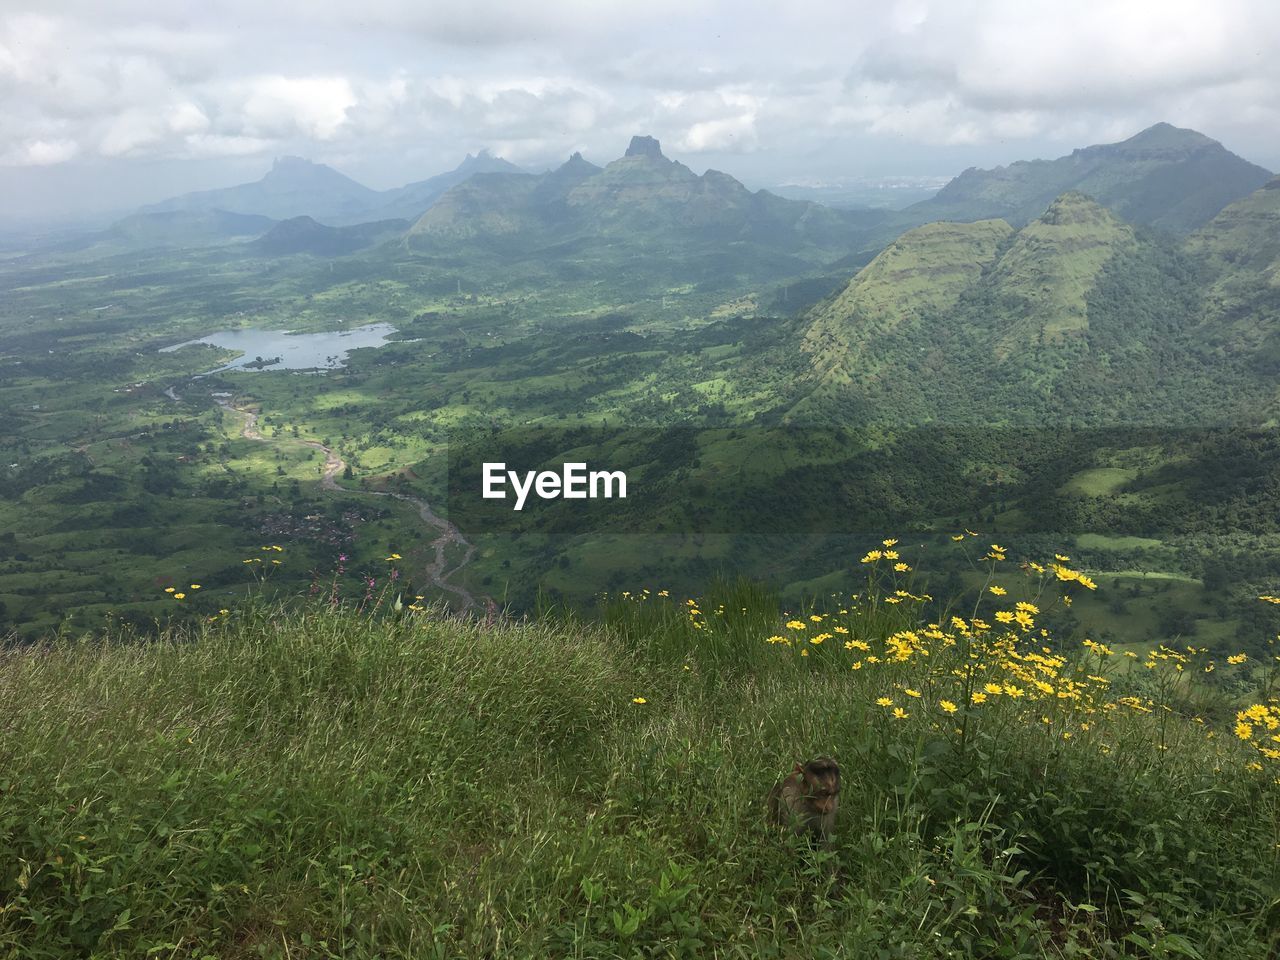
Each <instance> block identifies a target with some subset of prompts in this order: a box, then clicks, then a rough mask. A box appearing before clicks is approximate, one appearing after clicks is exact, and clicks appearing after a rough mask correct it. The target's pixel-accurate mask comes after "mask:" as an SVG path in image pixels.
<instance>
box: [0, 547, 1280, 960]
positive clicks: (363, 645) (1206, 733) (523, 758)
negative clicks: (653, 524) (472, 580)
mask: <svg viewBox="0 0 1280 960" xmlns="http://www.w3.org/2000/svg"><path fill="white" fill-rule="evenodd" d="M877 554H878V555H877V556H876V557H872V558H871V559H870V560H869V561H868V562H869V563H871V564H873V565H880V566H884V565H885V564H887V563H890V562H892V561H893V559H894V557H893V556H891V555H890V554H891V551H884V552H880V551H877ZM869 557H870V555H869ZM992 562H993V563H994V561H992ZM1051 568H1052V570H1053V572H1054V573H1057V572H1058V571H1059V570H1061V571H1065V572H1066V575H1067V578H1066V579H1065V580H1064V579H1063V578H1062V576H1061V575H1060V576H1058V577H1057V579H1056V580H1055V577H1054V576H1053V574H1052V573H1051V574H1049V575H1048V577H1047V581H1046V580H1045V579H1041V580H1036V579H1035V578H1034V577H1033V578H1031V580H1029V585H1030V586H1029V589H1032V588H1034V589H1035V590H1036V592H1034V593H1027V594H1025V595H1027V596H1033V597H1035V598H1036V599H1037V600H1038V601H1039V602H1040V603H1041V604H1045V603H1047V602H1048V601H1047V593H1046V591H1045V590H1042V589H1040V588H1042V587H1047V588H1050V589H1049V590H1048V592H1050V593H1051V592H1054V591H1056V589H1057V588H1058V587H1061V586H1064V585H1069V586H1071V587H1072V588H1079V587H1081V586H1091V584H1090V583H1089V581H1088V578H1087V577H1083V575H1079V574H1073V573H1072V572H1071V571H1069V570H1067V569H1066V568H1065V567H1061V566H1052V565H1051ZM884 569H885V570H886V574H887V576H888V577H889V578H892V576H894V574H888V573H887V571H888V567H885V568H884ZM1037 584H1039V586H1037ZM891 586H893V583H892V582H891V581H890V580H886V581H884V585H882V586H874V585H873V586H872V587H871V589H870V590H869V592H868V593H867V594H865V595H863V596H862V597H861V598H860V599H859V600H857V601H856V602H855V601H852V600H845V601H844V603H845V604H846V605H844V606H841V602H840V601H839V600H837V601H836V602H835V605H834V606H833V607H832V608H831V609H830V610H828V611H825V612H814V613H805V614H802V615H784V616H783V618H782V619H781V620H780V619H779V617H778V613H777V607H776V605H774V604H773V603H772V602H771V600H770V598H768V597H766V596H763V595H761V594H759V593H758V592H755V591H753V590H752V589H750V588H746V587H737V588H722V592H721V593H720V594H719V595H715V596H711V597H708V598H707V599H706V601H705V602H700V601H696V600H687V601H682V600H679V599H676V598H671V597H669V596H665V595H664V594H665V591H661V592H655V593H650V592H649V591H644V592H643V593H642V594H639V595H637V596H634V597H623V598H620V599H618V600H616V601H614V602H613V604H612V605H610V606H609V607H607V608H606V610H605V611H604V615H603V616H602V618H601V621H600V622H599V623H597V624H595V625H584V624H581V623H577V622H573V621H559V620H555V619H551V618H544V619H543V620H541V621H537V622H532V623H519V624H517V623H503V622H499V623H495V624H490V625H485V624H480V623H464V622H458V621H452V620H442V619H436V618H434V617H433V616H432V615H431V614H430V613H429V612H426V611H420V612H415V613H408V612H403V613H402V614H400V615H394V614H392V613H391V612H390V611H384V615H377V616H370V615H369V612H368V611H366V612H365V613H364V614H363V615H361V614H360V613H357V612H355V611H349V610H347V611H344V610H342V609H338V610H326V609H319V608H312V609H306V610H302V611H294V612H288V611H285V610H282V609H278V608H265V607H258V606H254V605H252V604H251V605H248V606H246V607H244V608H242V609H239V610H237V611H234V612H231V613H229V614H227V615H224V616H220V617H216V618H213V620H212V621H210V622H206V623H205V624H204V625H203V626H202V627H201V628H199V629H197V630H195V631H194V632H177V631H175V632H171V633H169V634H167V635H165V636H163V637H162V638H161V639H160V640H158V641H155V642H149V643H141V642H131V640H130V638H129V637H127V636H114V637H106V638H98V639H96V640H93V641H82V642H77V641H70V640H61V641H57V642H50V644H48V645H47V646H44V647H41V648H28V649H24V650H13V651H10V652H9V653H7V654H6V655H5V658H4V661H3V669H2V670H0V696H2V697H3V701H4V703H5V720H4V723H5V735H4V737H3V739H2V740H0V771H3V773H2V774H0V955H4V956H21V957H25V958H38V957H68V956H84V957H89V956H94V957H108V956H119V957H142V956H163V957H201V958H203V957H259V956H267V957H295V958H296V957H374V956H378V957H415V958H421V957H455V956H473V957H481V956H484V957H508V956H510V957H525V956H527V957H559V956H580V957H647V956H662V957H701V956H738V957H801V956H803V957H827V956H854V957H877V958H879V957H883V958H897V957H901V958H917V957H1073V956H1089V957H1118V956H1126V957H1173V956H1180V957H1204V958H1242V960H1243V958H1257V957H1262V956H1268V955H1272V954H1271V952H1270V951H1274V949H1275V948H1276V946H1277V940H1276V937H1277V931H1278V930H1280V866H1278V864H1280V822H1278V819H1277V818H1278V815H1280V809H1278V800H1280V789H1278V788H1277V786H1276V783H1277V780H1276V775H1277V773H1280V764H1277V763H1275V762H1274V760H1273V759H1272V758H1271V757H1270V756H1269V755H1268V754H1267V753H1265V752H1264V751H1265V750H1267V749H1269V748H1268V747H1267V742H1268V741H1267V737H1268V736H1270V735H1271V731H1272V727H1271V726H1270V725H1271V724H1274V727H1275V728H1280V706H1277V705H1276V702H1275V701H1267V700H1265V696H1266V694H1267V691H1266V690H1265V689H1263V690H1262V691H1261V693H1259V692H1258V691H1257V689H1256V686H1254V688H1253V689H1252V690H1251V691H1249V692H1247V693H1246V691H1245V688H1244V683H1245V682H1246V681H1248V683H1249V684H1251V685H1256V684H1257V683H1258V682H1259V681H1260V679H1262V677H1263V674H1262V672H1261V671H1260V670H1259V669H1258V668H1256V667H1255V666H1254V665H1252V664H1244V665H1242V664H1239V663H1237V662H1233V663H1225V662H1224V663H1223V664H1221V665H1220V667H1221V669H1220V670H1219V671H1218V673H1219V674H1220V675H1222V674H1227V675H1228V679H1229V681H1230V682H1229V683H1228V684H1227V685H1226V686H1224V687H1223V688H1221V689H1222V691H1223V693H1222V694H1221V695H1220V696H1219V698H1218V699H1217V700H1216V701H1212V702H1211V701H1209V700H1207V699H1206V696H1207V694H1206V692H1205V691H1204V690H1201V689H1200V688H1199V687H1198V686H1194V685H1191V684H1189V683H1187V676H1189V675H1190V674H1191V673H1192V672H1194V673H1197V674H1198V673H1199V672H1200V671H1201V670H1202V669H1203V667H1204V666H1205V665H1204V664H1202V663H1201V661H1200V660H1198V659H1197V657H1199V656H1201V655H1202V654H1203V651H1200V652H1199V653H1197V652H1196V651H1193V650H1188V651H1184V652H1175V651H1171V650H1159V651H1155V652H1153V653H1152V654H1150V655H1149V656H1148V660H1147V664H1149V666H1148V665H1147V664H1142V663H1140V662H1139V663H1136V664H1134V665H1133V666H1128V664H1129V661H1127V660H1126V659H1125V658H1124V657H1122V656H1116V655H1113V654H1111V652H1110V651H1107V650H1106V649H1105V648H1101V647H1099V646H1097V645H1093V646H1091V647H1088V648H1087V649H1084V650H1079V651H1076V652H1074V653H1070V654H1057V653H1050V652H1047V651H1049V649H1050V644H1051V643H1052V641H1051V639H1049V638H1047V637H1045V636H1043V635H1041V633H1040V632H1039V627H1038V625H1037V624H1036V623H1035V622H1034V620H1035V618H1036V617H1037V616H1039V609H1038V607H1037V606H1036V604H1034V603H1031V602H1030V601H1022V602H1021V605H1020V606H1018V607H1017V608H1016V611H1017V613H1016V619H1015V614H1014V613H1013V612H1012V611H1013V610H1014V609H1015V608H1014V606H1013V605H1012V604H1007V605H1006V604H1005V603H1004V601H1003V600H1002V599H1001V598H999V597H997V596H996V595H995V594H994V593H992V592H987V593H985V594H984V597H985V599H983V600H982V601H981V602H980V604H978V605H975V607H974V609H973V611H972V615H970V616H966V617H964V618H959V619H955V620H951V621H950V622H949V623H947V624H942V625H938V626H932V627H931V626H928V625H925V624H916V623H915V620H917V619H918V616H919V615H918V613H916V612H913V611H919V610H922V609H923V606H922V603H923V598H918V597H915V596H913V595H912V594H911V593H910V592H909V590H902V591H901V592H900V593H899V592H895V591H891V590H890V589H889V587H891ZM1008 599H1012V596H1010V597H1009V598H1008ZM1005 606H1007V607H1008V612H1009V615H1008V617H1006V616H1005V615H1004V607H1005ZM988 607H990V608H991V609H990V610H988ZM1033 610H1034V611H1035V613H1031V612H1030V611H1033ZM375 613H376V609H375ZM787 616H791V619H789V620H788V619H786V617H787ZM992 619H994V620H995V621H996V622H997V623H998V624H1001V625H1000V626H996V627H992V625H991V624H990V622H989V621H990V620H992ZM1028 621H1030V622H1028ZM1005 623H1008V624H1009V625H1008V626H1007V627H1005V626H1003V624H1005ZM913 624H914V627H915V628H914V629H906V628H908V627H911V626H912V625H913ZM855 664H856V666H854V665H855ZM1144 667H1145V669H1144ZM1258 696H1261V697H1263V698H1264V699H1262V700H1260V701H1259V702H1257V703H1255V704H1254V705H1253V706H1252V707H1246V706H1244V704H1248V703H1249V702H1250V699H1249V698H1250V697H1258ZM1215 704H1216V705H1215ZM1237 710H1238V711H1239V713H1238V716H1237V713H1236V711H1237ZM1233 717H1234V718H1235V719H1234V720H1233ZM1242 727H1243V728H1242ZM1245 740H1248V741H1249V742H1248V743H1246V742H1243V741H1245ZM1273 752H1274V751H1273ZM818 753H831V754H833V755H834V756H836V757H838V758H839V760H840V762H841V763H842V765H843V767H844V771H845V787H844V792H843V796H842V805H841V811H840V819H839V823H838V837H837V839H836V842H835V844H834V848H833V850H832V851H831V852H824V851H820V850H813V849H810V848H809V846H808V845H807V844H806V843H805V842H803V841H800V840H796V839H794V838H791V837H788V836H783V835H781V834H780V833H778V832H776V831H774V830H773V829H771V828H769V827H768V826H766V824H765V822H764V816H763V814H764V810H763V798H764V795H765V793H766V791H767V790H768V788H769V786H770V784H771V783H772V782H773V780H774V779H775V778H776V777H777V776H779V775H780V774H781V773H783V772H784V771H785V770H787V769H788V768H789V767H790V765H791V764H792V762H794V761H795V760H796V759H799V758H802V757H809V756H812V755H815V754H818Z"/></svg>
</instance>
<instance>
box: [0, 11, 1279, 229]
mask: <svg viewBox="0 0 1280 960" xmlns="http://www.w3.org/2000/svg"><path fill="white" fill-rule="evenodd" d="M1158 120H1167V121H1169V122H1171V123H1174V124H1176V125H1178V126H1187V127H1193V128H1195V129H1198V130H1200V131H1202V132H1204V133H1207V134H1209V135H1210V136H1212V137H1214V138H1216V139H1219V140H1221V141H1222V142H1223V143H1225V144H1226V145H1227V147H1228V148H1230V149H1232V150H1234V151H1235V152H1237V153H1239V154H1241V155H1243V156H1245V157H1246V158H1248V159H1250V160H1253V161H1254V162H1257V163H1261V164H1262V165H1264V166H1267V167H1268V168H1270V169H1273V170H1275V169H1280V4H1276V3H1275V2H1274V0H1214V2H1208V0H1195V2H1191V0H1159V2H1126V0H1062V2H1058V0H1052V2H1051V0H986V2H978V0H901V2H894V0H873V2H862V0H787V2H785V3H778V2H768V3H766V2H757V0H643V2H635V3H626V4H622V3H609V2H606V0H538V2H532V0H454V2H451V3H448V4H443V3H439V2H436V0H359V2H351V0H305V2H303V0H274V2H264V0H202V2H196V0H168V2H166V3H164V4H159V3H155V2H154V0H3V3H2V4H0V199H2V202H0V216H4V217H7V218H10V219H14V218H25V217H32V216H36V215H40V214H48V215H50V216H61V215H65V214H67V213H69V212H88V211H96V210H119V209H127V208H129V207H131V206H134V205H136V204H138V203H142V202H147V201H151V200H157V199H160V198H162V197H164V196H168V195H172V194H174V193H180V192H184V191H186V190H189V189H197V188H205V187H212V186H224V185H228V184H231V183H235V182H240V181H244V180H248V179H256V178H257V177H258V176H260V175H261V174H262V173H263V172H265V170H266V169H267V168H268V167H269V166H270V161H271V158H272V157H274V156H276V155H280V154H298V155H302V156H306V157H310V158H312V159H316V160H322V161H324V162H327V163H330V164H332V165H334V166H336V167H337V168H338V169H340V170H342V171H343V172H344V173H347V174H349V175H351V176H353V177H355V178H356V179H358V180H361V181H362V182H364V183H366V184H368V185H369V186H373V187H377V188H385V187H390V186H396V185H399V184H401V183H404V182H407V181H411V180H419V179H424V178H425V177H428V176H431V175H433V174H435V173H439V172H441V171H443V170H446V169H449V168H451V167H453V166H455V165H456V164H457V162H458V161H459V160H460V159H461V157H462V156H463V155H464V154H466V153H468V152H474V151H476V150H478V149H480V148H484V147H487V148H489V149H491V150H492V151H493V152H495V153H498V154H500V155H502V156H505V157H507V158H508V159H510V160H512V161H514V162H516V163H520V164H523V165H526V166H530V167H533V168H542V167H545V166H548V165H551V164H554V163H557V162H559V161H561V160H562V159H564V158H565V157H566V156H567V155H568V154H569V153H570V152H572V151H573V150H581V151H582V152H583V153H584V154H585V155H586V156H587V157H588V158H589V159H592V160H594V161H596V162H598V163H603V162H606V161H608V160H610V159H613V158H614V157H616V156H619V155H620V154H621V153H622V151H623V150H624V149H625V147H626V143H627V140H628V138H629V137H630V136H631V134H633V133H651V134H653V135H654V136H657V137H659V138H660V139H661V140H662V142H663V147H664V150H665V152H666V153H667V155H668V156H672V157H675V158H677V159H680V160H682V161H684V162H685V163H687V164H688V165H689V166H691V167H693V168H694V169H695V170H699V171H701V170H702V169H705V168H707V167H715V168H717V169H722V170H726V171H728V172H730V173H732V174H734V175H736V176H738V177H739V178H740V179H742V180H744V181H745V182H747V183H748V184H750V185H752V186H768V185H774V184H780V183H786V182H830V181H839V180H848V179H851V178H859V177H870V178H876V177H885V176H894V175H904V176H922V175H933V176H948V175H952V174H954V173H957V172H959V171H960V170H961V169H963V168H965V167H967V166H971V165H980V166H991V165H995V164H999V163H1008V162H1010V161H1012V160H1016V159H1029V158H1033V157H1053V156H1059V155H1061V154H1063V153H1066V152H1069V151H1070V150H1071V149H1072V148H1074V147H1076V146H1083V145H1087V144H1090V143H1098V142H1108V141H1113V140H1118V139H1123V138H1124V137H1126V136H1129V135H1131V134H1133V133H1135V132H1136V131H1138V130H1140V129H1142V128H1143V127H1145V126H1148V125H1150V124H1151V123H1154V122H1156V121H1158Z"/></svg>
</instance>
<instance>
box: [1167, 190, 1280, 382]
mask: <svg viewBox="0 0 1280 960" xmlns="http://www.w3.org/2000/svg"><path fill="white" fill-rule="evenodd" d="M1186 248H1187V250H1188V252H1190V253H1191V254H1193V255H1195V256H1197V257H1199V258H1201V259H1203V261H1204V262H1205V264H1206V267H1207V270H1208V272H1209V275H1210V281H1209V285H1208V293H1207V297H1206V303H1205V323H1204V325H1203V328H1202V334H1203V337H1204V339H1205V340H1206V342H1207V343H1209V344H1210V345H1212V346H1213V347H1214V348H1215V349H1222V350H1227V351H1230V352H1233V353H1240V352H1244V353H1247V354H1250V355H1251V356H1252V360H1253V361H1254V364H1255V367H1256V369H1257V370H1258V372H1259V373H1260V374H1268V373H1269V374H1274V373H1276V372H1280V177H1276V178H1275V179H1273V180H1271V181H1269V182H1268V183H1267V184H1266V185H1265V186H1264V187H1263V188H1262V189H1261V190H1257V191H1255V192H1253V193H1251V194H1250V195H1249V196H1247V197H1245V198H1244V199H1242V200H1237V201H1236V202H1235V203H1233V204H1231V205H1230V206H1228V207H1227V208H1226V209H1225V210H1223V211H1222V212H1221V213H1219V214H1218V215H1217V216H1216V217H1214V218H1213V220H1211V221H1210V222H1209V223H1208V224H1206V225H1205V226H1204V227H1203V228H1202V229H1200V230H1198V231H1197V232H1196V233H1194V234H1192V235H1191V236H1190V237H1188V238H1187V243H1186Z"/></svg>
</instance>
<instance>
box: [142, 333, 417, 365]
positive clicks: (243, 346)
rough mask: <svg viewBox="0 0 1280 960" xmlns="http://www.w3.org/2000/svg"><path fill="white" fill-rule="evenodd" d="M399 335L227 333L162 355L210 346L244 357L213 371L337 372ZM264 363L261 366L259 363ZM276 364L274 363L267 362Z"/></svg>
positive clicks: (169, 349) (175, 346)
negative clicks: (358, 353)
mask: <svg viewBox="0 0 1280 960" xmlns="http://www.w3.org/2000/svg"><path fill="white" fill-rule="evenodd" d="M395 332H396V328H395V327H393V326H392V325H391V324H389V323H367V324H365V325H364V326H363V327H355V328H353V329H351V330H331V331H328V332H325V333H290V332H289V331H287V330H258V329H255V328H253V327H249V328H247V329H244V330H225V331H222V332H221V333H211V334H209V335H208V336H207V337H201V338H200V339H199V340H187V341H186V342H184V343H175V344H173V345H172V346H169V347H161V348H160V352H161V353H172V352H173V351H174V350H181V349H182V348H183V347H190V346H195V345H196V344H199V343H207V344H209V345H210V346H214V347H221V348H222V349H224V350H236V351H239V352H240V354H241V356H240V357H238V358H236V359H235V360H233V361H232V362H231V363H228V364H226V365H225V366H221V367H218V368H217V369H216V370H210V371H209V372H210V373H221V372H223V371H224V370H335V369H337V368H338V367H341V366H343V365H345V364H346V362H347V354H348V353H349V352H350V351H352V350H355V349H358V348H360V347H381V346H383V345H385V344H386V343H387V337H389V336H391V334H393V333H395ZM259 360H261V361H262V362H258V361H259ZM268 361H275V362H268Z"/></svg>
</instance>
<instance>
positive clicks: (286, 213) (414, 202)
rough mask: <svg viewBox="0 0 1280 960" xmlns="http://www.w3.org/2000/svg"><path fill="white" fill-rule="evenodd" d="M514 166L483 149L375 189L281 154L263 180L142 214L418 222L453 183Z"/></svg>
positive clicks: (342, 222) (337, 222)
mask: <svg viewBox="0 0 1280 960" xmlns="http://www.w3.org/2000/svg"><path fill="white" fill-rule="evenodd" d="M520 172H522V171H521V170H520V168H519V167H517V166H516V165H515V164H512V163H508V162H507V161H506V160H503V159H502V158H500V157H494V156H491V155H490V154H489V153H488V152H487V151H481V152H480V153H479V154H477V155H475V156H473V155H471V154H468V155H467V157H466V159H465V160H463V161H462V163H460V164H459V165H458V166H457V167H455V168H454V169H453V170H450V171H449V172H447V173H442V174H439V175H437V176H434V177H430V178H428V179H426V180H419V181H416V182H414V183H409V184H406V185H404V186H402V187H395V188H393V189H391V190H372V189H370V188H369V187H366V186H364V185H363V184H360V183H357V182H356V181H355V180H352V179H351V178H350V177H348V176H346V175H344V174H342V173H339V172H338V171H337V170H334V169H333V168H332V167H330V166H327V165H326V164H323V163H313V162H312V161H310V160H305V159H303V158H302V157H280V158H278V159H277V160H276V161H275V163H274V164H273V165H272V167H271V169H270V170H269V171H267V173H266V175H265V176H263V177H262V179H260V180H255V181H254V182H252V183H243V184H239V185H237V186H234V187H224V188H221V189H217V190H201V191H197V192H195V193H187V194H183V195H182V196H179V197H173V198H171V199H169V200H164V201H162V202H160V203H156V204H151V205H150V206H146V207H143V208H142V209H141V210H140V211H139V213H141V214H152V213H173V212H177V211H187V212H207V213H211V212H215V211H221V212H225V213H237V214H254V215H258V216H264V217H270V218H271V219H273V220H288V219H291V218H293V217H301V216H308V217H312V218H313V219H315V220H318V221H320V222H322V223H324V224H326V225H329V226H347V225H351V224H355V223H364V222H371V221H378V220H394V219H405V220H414V219H417V217H419V216H421V214H422V212H423V211H424V210H426V209H427V208H428V207H429V206H431V204H432V203H434V202H435V200H436V199H437V198H439V197H440V195H441V194H443V193H444V192H445V191H446V190H448V189H449V188H450V187H453V186H456V185H457V184H459V183H462V182H463V181H465V180H466V179H467V178H469V177H471V176H472V175H474V174H477V173H520Z"/></svg>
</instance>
